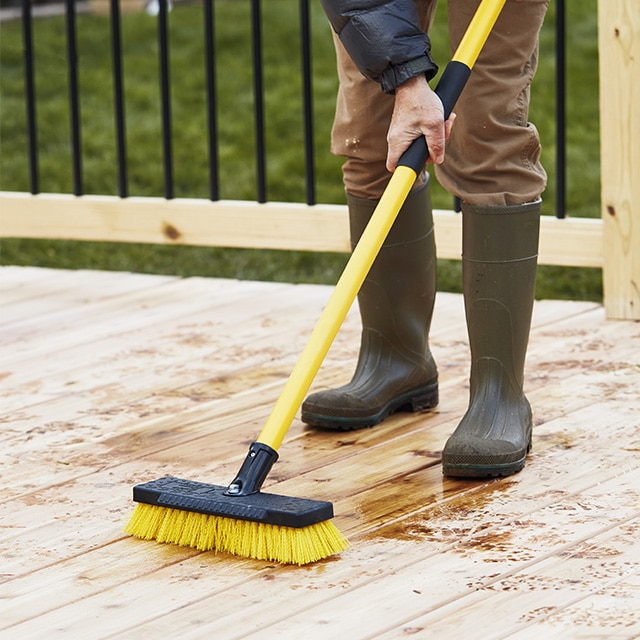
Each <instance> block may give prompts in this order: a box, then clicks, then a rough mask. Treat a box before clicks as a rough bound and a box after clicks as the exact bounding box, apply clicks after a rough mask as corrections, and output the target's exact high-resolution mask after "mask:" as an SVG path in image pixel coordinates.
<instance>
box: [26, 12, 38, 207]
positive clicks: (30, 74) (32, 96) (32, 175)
mask: <svg viewBox="0 0 640 640" xmlns="http://www.w3.org/2000/svg"><path fill="white" fill-rule="evenodd" d="M22 41H23V47H24V84H25V98H26V108H27V143H28V146H29V187H30V190H31V193H33V194H34V195H35V194H36V193H39V192H40V179H39V175H38V127H37V119H36V81H35V74H34V64H33V25H32V23H31V0H22Z"/></svg>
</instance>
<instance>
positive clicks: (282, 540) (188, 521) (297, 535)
mask: <svg viewBox="0 0 640 640" xmlns="http://www.w3.org/2000/svg"><path fill="white" fill-rule="evenodd" d="M125 531H126V532H127V533H128V534H130V535H132V536H134V537H136V538H141V539H142V540H156V541H158V542H163V543H170V544H177V545H179V546H182V547H193V548H195V549H199V550H200V551H210V550H214V549H215V550H217V551H224V552H226V553H231V554H234V555H237V556H244V557H246V558H255V559H257V560H268V561H270V562H279V563H282V564H298V565H303V564H309V563H311V562H317V561H318V560H322V559H323V558H326V557H328V556H330V555H333V554H335V553H340V551H344V550H345V549H347V548H348V546H349V543H348V541H347V540H346V538H345V537H344V536H343V535H342V534H341V533H340V531H339V530H338V528H337V527H336V526H335V525H334V524H333V523H332V522H331V521H329V520H325V521H323V522H318V523H317V524H314V525H310V526H308V527H301V528H299V529H298V528H294V527H282V526H279V525H273V524H264V523H262V522H253V521H249V520H236V519H234V518H225V517H220V516H211V515H206V514H203V513H194V512H191V511H182V510H180V509H168V508H165V507H159V506H157V505H150V504H145V503H138V505H137V506H136V508H135V511H134V512H133V514H132V516H131V519H130V520H129V522H128V524H127V526H126V527H125Z"/></svg>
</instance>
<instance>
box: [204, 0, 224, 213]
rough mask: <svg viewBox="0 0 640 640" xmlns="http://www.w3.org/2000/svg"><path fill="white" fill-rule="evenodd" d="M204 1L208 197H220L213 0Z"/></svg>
mask: <svg viewBox="0 0 640 640" xmlns="http://www.w3.org/2000/svg"><path fill="white" fill-rule="evenodd" d="M203 2H204V38H205V56H206V59H205V68H206V72H207V122H208V127H209V136H208V142H209V199H210V200H219V199H220V186H219V176H218V120H217V117H216V94H217V87H216V65H215V12H214V5H213V3H214V0H203Z"/></svg>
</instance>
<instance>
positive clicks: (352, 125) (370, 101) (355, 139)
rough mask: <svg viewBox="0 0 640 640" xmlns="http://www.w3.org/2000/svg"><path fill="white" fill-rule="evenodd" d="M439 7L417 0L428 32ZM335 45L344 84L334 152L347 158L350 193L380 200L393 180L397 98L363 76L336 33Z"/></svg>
mask: <svg viewBox="0 0 640 640" xmlns="http://www.w3.org/2000/svg"><path fill="white" fill-rule="evenodd" d="M436 4H437V0H417V6H418V11H419V13H420V16H421V20H422V25H423V28H424V29H425V31H428V29H429V27H430V25H431V22H432V21H433V16H434V15H435V10H436ZM334 43H335V48H336V57H337V64H338V79H339V81H340V85H339V88H338V97H337V100H336V113H335V119H334V123H333V129H332V133H331V151H332V153H333V154H334V155H336V156H344V157H345V158H346V160H345V163H344V165H343V167H342V172H343V179H344V185H345V189H346V190H347V192H348V193H350V194H351V195H353V196H356V197H358V198H367V199H376V198H379V197H380V196H381V195H382V192H383V191H384V189H385V187H386V186H387V183H388V182H389V178H390V177H391V174H390V173H389V172H388V171H387V169H386V167H385V163H386V158H387V131H388V129H389V123H390V122H391V114H392V113H393V104H394V97H393V96H392V95H389V94H386V93H383V91H382V89H381V88H380V85H379V84H378V83H377V82H373V81H371V80H367V79H366V78H365V77H364V76H363V75H362V74H361V73H360V71H359V70H358V68H357V67H356V65H355V64H354V63H353V62H352V60H351V58H350V57H349V54H348V53H347V52H346V50H345V49H344V47H343V46H342V44H341V43H340V40H339V39H338V37H337V36H336V35H335V34H334ZM423 182H424V178H423V179H421V180H416V186H420V185H421V184H422V183H423Z"/></svg>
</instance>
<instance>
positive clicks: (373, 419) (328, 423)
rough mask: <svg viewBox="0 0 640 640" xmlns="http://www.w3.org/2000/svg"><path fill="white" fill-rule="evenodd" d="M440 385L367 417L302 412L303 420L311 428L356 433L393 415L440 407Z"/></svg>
mask: <svg viewBox="0 0 640 640" xmlns="http://www.w3.org/2000/svg"><path fill="white" fill-rule="evenodd" d="M438 401H439V397H438V383H437V382H436V383H435V384H432V385H429V386H428V387H423V388H422V389H418V390H416V391H411V392H409V393H405V394H403V395H401V396H398V397H397V398H394V399H393V400H391V401H390V402H388V403H387V404H386V405H385V406H384V407H383V408H382V409H380V411H378V412H376V413H374V414H370V415H367V416H357V417H351V418H345V417H339V416H327V415H319V414H314V413H308V412H306V411H303V412H302V416H301V419H302V421H303V422H305V423H306V424H308V425H309V426H310V427H314V428H316V429H325V430H327V431H356V430H357V429H365V428H366V427H373V426H375V425H377V424H380V422H382V421H383V420H384V419H385V418H387V417H388V416H390V415H391V414H392V413H397V412H399V411H407V412H410V413H417V412H419V411H424V410H426V409H433V408H434V407H436V406H438Z"/></svg>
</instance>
